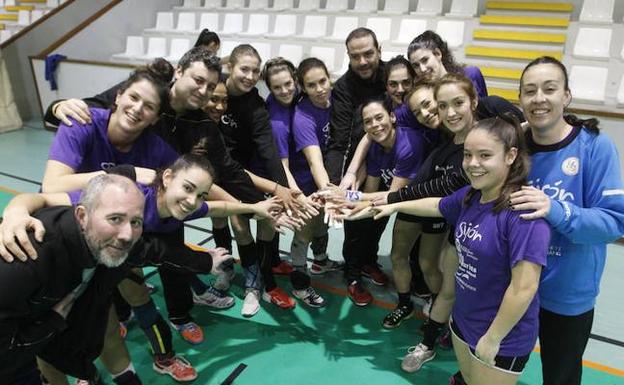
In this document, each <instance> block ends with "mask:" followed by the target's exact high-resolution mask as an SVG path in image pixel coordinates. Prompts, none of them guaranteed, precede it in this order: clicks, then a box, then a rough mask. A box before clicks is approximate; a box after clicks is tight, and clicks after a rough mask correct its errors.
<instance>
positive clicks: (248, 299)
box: [241, 288, 260, 318]
mask: <svg viewBox="0 0 624 385" xmlns="http://www.w3.org/2000/svg"><path fill="white" fill-rule="evenodd" d="M258 310H260V291H259V290H257V289H251V288H248V289H247V290H245V300H244V301H243V307H242V308H241V315H242V316H243V317H247V318H249V317H253V316H254V315H256V313H257V312H258Z"/></svg>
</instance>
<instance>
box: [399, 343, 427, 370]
mask: <svg viewBox="0 0 624 385" xmlns="http://www.w3.org/2000/svg"><path fill="white" fill-rule="evenodd" d="M435 356H436V352H435V350H429V348H427V347H426V346H425V345H423V344H418V345H416V346H412V347H410V348H409V349H407V355H406V356H405V357H403V362H401V369H403V370H405V371H406V372H408V373H414V372H417V371H419V370H420V368H422V366H423V364H424V363H425V362H427V361H431V360H433V359H434V358H435Z"/></svg>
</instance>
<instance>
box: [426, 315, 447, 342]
mask: <svg viewBox="0 0 624 385" xmlns="http://www.w3.org/2000/svg"><path fill="white" fill-rule="evenodd" d="M444 325H445V324H443V323H440V322H436V321H434V320H432V319H431V318H429V319H427V320H426V321H425V324H424V325H423V333H424V334H425V335H424V337H423V341H422V343H423V345H425V346H426V347H427V348H429V350H433V349H434V348H435V345H436V341H437V340H438V337H439V336H440V334H442V330H443V329H444Z"/></svg>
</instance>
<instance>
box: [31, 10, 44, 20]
mask: <svg viewBox="0 0 624 385" xmlns="http://www.w3.org/2000/svg"><path fill="white" fill-rule="evenodd" d="M43 15H45V10H43V9H33V10H32V11H31V12H30V22H31V23H34V22H35V21H37V20H39V19H41V18H42V17H43Z"/></svg>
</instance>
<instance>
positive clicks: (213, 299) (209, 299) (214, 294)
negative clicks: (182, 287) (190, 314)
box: [191, 286, 234, 309]
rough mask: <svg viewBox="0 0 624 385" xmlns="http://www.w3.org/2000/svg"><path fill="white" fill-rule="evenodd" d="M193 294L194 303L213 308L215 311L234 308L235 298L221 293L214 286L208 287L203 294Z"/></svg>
mask: <svg viewBox="0 0 624 385" xmlns="http://www.w3.org/2000/svg"><path fill="white" fill-rule="evenodd" d="M191 291H192V292H193V303H195V304H197V305H204V306H209V307H213V308H215V309H227V308H230V307H232V306H234V298H233V297H230V296H229V295H225V294H223V293H221V292H220V291H219V290H216V289H215V288H214V287H212V286H208V287H207V288H206V291H205V292H203V293H202V294H196V293H195V291H194V290H191Z"/></svg>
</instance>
